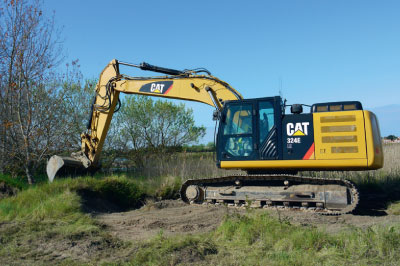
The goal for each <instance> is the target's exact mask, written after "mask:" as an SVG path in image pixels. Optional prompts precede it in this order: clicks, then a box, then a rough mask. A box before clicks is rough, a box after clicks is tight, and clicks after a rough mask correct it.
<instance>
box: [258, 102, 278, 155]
mask: <svg viewBox="0 0 400 266" xmlns="http://www.w3.org/2000/svg"><path fill="white" fill-rule="evenodd" d="M280 106H281V105H280V98H277V97H273V98H265V99H259V100H258V101H257V125H258V134H257V138H258V145H257V146H258V157H259V158H258V159H259V160H276V159H279V147H280V145H279V143H280V142H279V140H280V137H279V136H280V134H281V133H280V132H281V126H280V124H281V118H280V115H281V110H280V108H281V107H280Z"/></svg>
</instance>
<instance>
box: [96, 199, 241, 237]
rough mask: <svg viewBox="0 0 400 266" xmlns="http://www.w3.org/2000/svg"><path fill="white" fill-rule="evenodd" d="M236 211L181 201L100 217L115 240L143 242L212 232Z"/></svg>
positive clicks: (162, 202)
mask: <svg viewBox="0 0 400 266" xmlns="http://www.w3.org/2000/svg"><path fill="white" fill-rule="evenodd" d="M237 211H238V210H236V209H230V208H227V207H222V206H220V207H214V206H197V205H188V204H186V203H184V202H182V201H180V200H165V201H160V202H155V203H149V204H147V205H145V206H143V207H142V208H141V209H138V210H133V211H129V212H120V213H111V214H99V215H96V218H97V219H98V220H99V221H100V222H101V223H104V224H105V225H106V226H107V228H108V230H109V231H110V233H111V234H112V235H113V236H116V237H118V238H121V239H123V240H142V239H148V238H150V237H153V236H155V235H157V234H159V233H160V232H162V233H163V235H166V236H167V235H174V234H188V233H199V232H208V231H211V230H213V229H215V228H216V227H218V225H220V223H221V221H222V219H223V217H224V216H225V215H226V214H229V213H233V212H237Z"/></svg>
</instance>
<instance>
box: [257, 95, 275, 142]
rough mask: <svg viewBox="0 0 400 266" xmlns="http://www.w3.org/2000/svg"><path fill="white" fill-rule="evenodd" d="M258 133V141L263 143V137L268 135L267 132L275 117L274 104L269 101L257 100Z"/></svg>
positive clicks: (271, 126) (272, 125)
mask: <svg viewBox="0 0 400 266" xmlns="http://www.w3.org/2000/svg"><path fill="white" fill-rule="evenodd" d="M258 114H259V119H260V120H259V125H260V127H259V130H260V132H259V134H260V143H263V142H264V140H265V138H266V137H267V136H268V133H269V132H270V131H271V129H272V128H273V127H274V125H275V121H274V120H275V117H274V105H273V103H272V102H270V101H260V102H259V109H258Z"/></svg>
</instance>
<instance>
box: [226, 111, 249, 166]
mask: <svg viewBox="0 0 400 266" xmlns="http://www.w3.org/2000/svg"><path fill="white" fill-rule="evenodd" d="M252 114H253V105H252V104H231V105H229V106H227V109H226V119H225V121H224V129H223V136H224V137H223V139H224V143H223V149H224V152H223V157H224V159H229V158H233V157H249V156H251V155H253V146H254V144H253V141H254V140H253V115H252Z"/></svg>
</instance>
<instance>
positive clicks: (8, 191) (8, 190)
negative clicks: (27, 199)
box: [0, 181, 18, 199]
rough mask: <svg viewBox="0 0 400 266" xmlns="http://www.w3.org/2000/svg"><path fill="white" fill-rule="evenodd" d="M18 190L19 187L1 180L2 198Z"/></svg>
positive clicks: (0, 190)
mask: <svg viewBox="0 0 400 266" xmlns="http://www.w3.org/2000/svg"><path fill="white" fill-rule="evenodd" d="M17 192H18V189H17V188H15V187H11V186H9V185H7V184H6V183H5V182H3V181H2V182H0V199H3V198H6V197H10V196H14V195H16V194H17Z"/></svg>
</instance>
